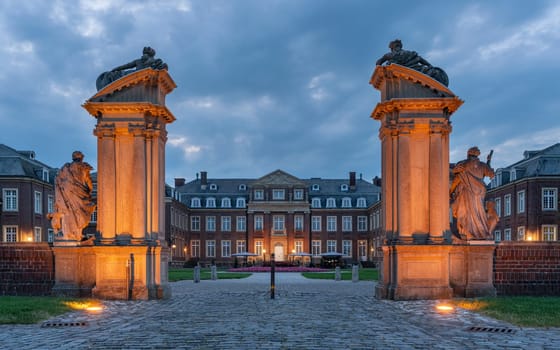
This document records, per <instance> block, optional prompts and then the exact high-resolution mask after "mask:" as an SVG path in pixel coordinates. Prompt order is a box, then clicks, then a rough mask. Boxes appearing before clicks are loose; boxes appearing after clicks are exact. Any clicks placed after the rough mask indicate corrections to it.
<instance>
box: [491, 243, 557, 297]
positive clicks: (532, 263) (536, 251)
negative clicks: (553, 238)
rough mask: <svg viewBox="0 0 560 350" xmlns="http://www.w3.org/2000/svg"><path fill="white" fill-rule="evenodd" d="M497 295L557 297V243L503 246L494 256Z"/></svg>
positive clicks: (507, 244) (508, 244) (499, 246)
mask: <svg viewBox="0 0 560 350" xmlns="http://www.w3.org/2000/svg"><path fill="white" fill-rule="evenodd" d="M494 286H495V287H496V291H497V293H498V295H557V296H558V295H560V242H525V243H519V242H503V243H500V244H498V245H497V247H496V251H495V255H494Z"/></svg>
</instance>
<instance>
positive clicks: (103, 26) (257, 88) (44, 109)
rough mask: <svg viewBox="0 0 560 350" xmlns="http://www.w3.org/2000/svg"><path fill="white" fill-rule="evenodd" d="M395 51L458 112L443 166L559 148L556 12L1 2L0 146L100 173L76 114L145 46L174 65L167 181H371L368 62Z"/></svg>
mask: <svg viewBox="0 0 560 350" xmlns="http://www.w3.org/2000/svg"><path fill="white" fill-rule="evenodd" d="M395 38H400V39H401V40H402V41H403V44H404V48H405V49H408V50H414V51H417V52H418V53H419V54H420V55H422V56H423V57H424V58H426V59H427V60H428V61H429V62H430V63H432V64H433V65H435V66H439V67H441V68H443V69H444V70H445V71H446V72H447V74H448V76H449V80H450V84H449V88H450V89H451V90H452V91H453V92H454V93H455V94H456V95H458V96H459V97H460V98H461V99H463V100H464V101H465V104H464V105H463V106H462V107H461V108H460V109H459V110H458V111H457V112H456V113H455V114H454V115H453V116H452V117H451V120H452V122H453V132H452V134H451V142H450V143H451V146H450V147H451V161H452V162H456V161H458V160H460V159H463V158H464V157H465V155H466V150H467V149H468V148H469V147H471V146H473V145H478V146H479V148H480V149H481V151H482V153H483V156H485V154H486V153H487V152H488V151H489V150H490V149H494V160H493V162H494V163H493V165H494V166H495V167H500V166H507V165H509V164H511V163H513V162H515V161H517V160H519V159H520V158H521V156H522V152H523V151H524V150H526V149H540V148H544V147H546V146H549V145H551V144H553V143H556V142H558V140H559V138H560V137H559V135H560V122H559V121H558V120H559V119H558V118H559V117H560V115H559V111H560V98H558V92H559V89H558V81H559V80H560V68H559V66H558V57H560V45H559V41H560V3H559V2H557V1H541V0H535V1H531V2H527V1H511V0H503V1H478V2H476V1H448V0H447V1H430V2H419V1H392V2H387V1H370V0H348V1H334V0H333V1H319V0H297V1H296V0H283V1H280V0H279V1H273V0H237V1H229V0H224V1H188V0H169V1H166V0H154V1H138V2H132V1H118V0H115V1H109V0H104V1H102V0H96V1H76V0H68V1H11V0H7V1H2V2H0V43H1V45H0V50H2V55H1V56H0V65H1V66H2V70H1V71H0V89H1V93H0V125H1V126H2V136H1V138H0V143H4V144H6V145H8V146H10V147H13V148H16V149H18V150H34V151H35V152H36V153H37V158H38V159H39V160H41V161H43V162H45V163H46V164H48V165H50V166H55V167H60V166H62V165H63V164H64V163H65V162H67V161H69V160H70V155H71V153H72V151H74V150H75V149H79V150H82V151H83V152H84V153H85V155H86V159H85V160H86V161H88V162H90V163H91V164H92V165H93V166H94V167H95V168H96V166H97V159H96V158H97V155H96V142H97V141H96V138H95V136H93V134H92V130H93V128H94V126H95V119H94V118H92V117H90V116H89V115H88V113H87V112H86V111H85V110H84V109H83V108H82V107H81V104H82V103H83V102H84V101H85V100H86V99H88V98H89V97H91V96H93V95H94V94H95V92H96V89H95V80H96V78H97V76H98V75H99V74H100V73H101V72H103V71H106V70H110V69H112V68H114V67H116V66H118V65H121V64H124V63H127V62H129V61H131V60H133V59H136V58H139V57H140V55H141V52H142V48H143V47H144V46H151V47H153V48H155V49H156V52H157V53H156V57H158V58H161V59H163V60H164V61H165V62H166V63H167V64H168V65H169V73H170V74H171V76H172V78H173V79H174V80H175V82H176V83H177V85H178V87H177V89H176V90H175V91H173V92H172V93H171V94H170V95H168V98H167V105H168V107H169V109H170V110H171V111H172V113H173V114H174V115H175V116H176V117H177V121H176V122H175V123H173V124H170V125H168V132H169V134H168V143H167V165H166V179H167V182H168V183H172V179H173V178H175V177H185V178H187V179H188V180H189V179H192V178H194V177H195V174H196V172H198V171H200V170H205V171H208V176H209V177H210V178H212V177H219V178H227V177H251V178H257V177H260V176H263V175H265V174H267V173H269V172H271V171H274V170H275V169H282V170H284V171H286V172H288V173H290V174H292V175H294V176H297V177H300V178H309V177H323V178H345V177H346V176H347V174H348V172H349V171H356V172H357V173H358V174H363V176H364V178H365V179H368V180H371V178H373V177H374V176H376V175H380V172H381V169H380V166H381V165H380V163H381V161H380V145H379V139H378V129H379V122H377V121H375V120H373V119H370V117H369V116H370V113H371V111H372V110H373V108H374V107H375V105H376V103H377V102H379V92H378V91H377V90H375V89H373V88H372V87H371V86H370V85H369V84H368V82H369V78H370V77H371V74H372V72H373V70H374V68H375V61H376V60H377V59H378V58H379V57H381V56H382V55H383V54H384V53H386V52H388V51H389V49H388V47H387V45H388V43H389V41H391V40H393V39H395Z"/></svg>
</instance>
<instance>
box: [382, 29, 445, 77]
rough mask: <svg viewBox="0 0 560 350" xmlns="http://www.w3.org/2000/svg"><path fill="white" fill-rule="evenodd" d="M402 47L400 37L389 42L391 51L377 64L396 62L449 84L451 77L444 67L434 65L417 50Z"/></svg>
mask: <svg viewBox="0 0 560 350" xmlns="http://www.w3.org/2000/svg"><path fill="white" fill-rule="evenodd" d="M402 47H403V45H402V42H401V41H400V40H399V39H396V40H393V41H391V42H390V43H389V48H390V49H391V52H388V53H386V54H385V55H383V56H382V57H381V58H380V59H378V60H377V62H375V65H377V66H380V65H382V64H383V63H385V62H387V63H388V64H391V63H395V64H398V65H401V66H405V67H408V68H412V69H415V70H417V71H419V72H422V73H424V74H426V75H428V76H430V77H432V78H433V79H435V80H437V81H439V82H440V83H442V84H443V85H445V86H447V85H448V84H449V78H448V77H447V73H445V71H444V70H443V69H441V68H439V67H434V66H432V65H431V64H430V63H429V62H428V61H426V60H425V59H424V58H422V56H420V55H419V54H418V53H416V52H415V51H408V50H403V48H402Z"/></svg>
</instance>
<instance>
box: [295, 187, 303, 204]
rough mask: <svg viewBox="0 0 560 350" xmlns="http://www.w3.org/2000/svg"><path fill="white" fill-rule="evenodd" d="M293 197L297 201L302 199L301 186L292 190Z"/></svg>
mask: <svg viewBox="0 0 560 350" xmlns="http://www.w3.org/2000/svg"><path fill="white" fill-rule="evenodd" d="M294 199H295V200H298V201H300V200H302V199H303V190H302V189H301V188H296V189H295V190H294Z"/></svg>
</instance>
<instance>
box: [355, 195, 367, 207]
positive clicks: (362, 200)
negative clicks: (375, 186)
mask: <svg viewBox="0 0 560 350" xmlns="http://www.w3.org/2000/svg"><path fill="white" fill-rule="evenodd" d="M356 207H358V208H365V207H366V199H365V198H363V197H361V198H358V201H357V202H356Z"/></svg>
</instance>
